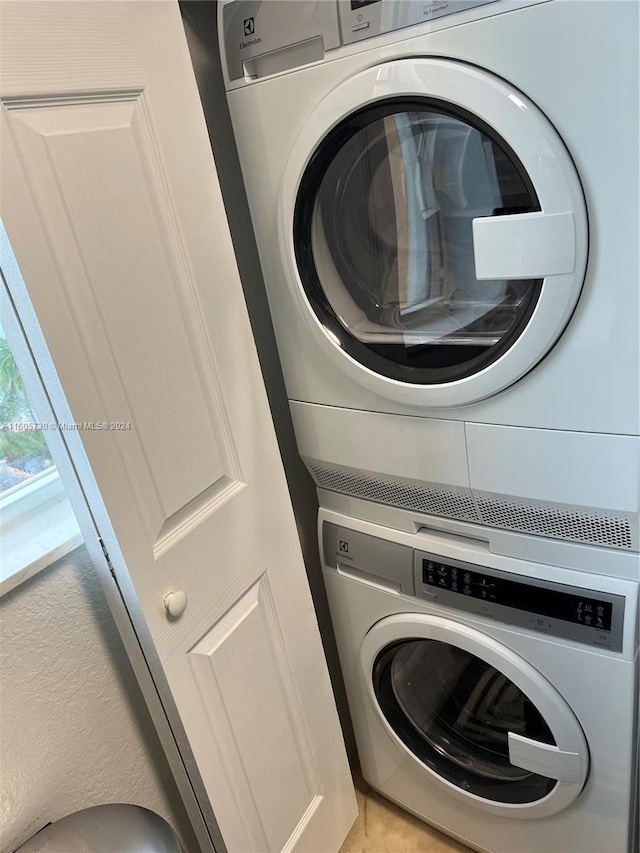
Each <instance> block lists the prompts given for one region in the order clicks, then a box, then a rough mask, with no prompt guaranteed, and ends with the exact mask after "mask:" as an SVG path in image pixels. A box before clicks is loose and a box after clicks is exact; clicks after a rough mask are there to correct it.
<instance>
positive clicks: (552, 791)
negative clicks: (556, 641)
mask: <svg viewBox="0 0 640 853" xmlns="http://www.w3.org/2000/svg"><path fill="white" fill-rule="evenodd" d="M361 663H362V667H363V674H364V678H365V680H366V682H367V687H368V692H369V695H370V698H371V701H372V702H373V705H374V708H375V713H376V714H377V716H378V718H379V719H380V721H381V722H382V724H383V726H384V728H385V729H386V730H387V732H388V734H389V735H390V736H391V738H392V739H393V740H394V741H395V742H396V744H397V745H398V747H399V748H400V749H401V750H402V751H404V752H406V753H407V754H408V755H409V756H410V757H411V759H412V760H413V761H415V762H416V763H417V764H418V765H420V767H421V769H423V770H424V771H425V772H426V773H427V774H429V776H430V777H431V778H432V780H433V782H434V783H435V784H437V785H440V786H442V787H444V788H446V789H447V790H448V791H449V792H450V793H451V794H453V795H454V796H456V797H459V798H461V799H463V800H465V801H466V802H467V804H472V805H474V806H475V807H477V808H480V809H482V810H483V811H489V812H492V813H494V814H498V815H503V816H509V817H512V818H518V817H521V818H533V817H542V816H547V815H551V814H555V813H556V812H558V811H560V810H561V809H563V808H565V807H566V806H568V805H569V804H570V803H571V802H573V800H575V798H576V797H577V796H578V795H579V794H580V792H581V790H582V788H583V786H584V783H585V780H586V778H587V773H588V770H589V753H588V748H587V743H586V740H585V737H584V734H583V732H582V728H581V727H580V724H579V722H578V720H577V719H576V717H575V715H574V713H573V712H572V710H571V709H570V708H569V706H568V705H567V703H566V702H565V701H564V699H563V698H562V696H561V695H560V694H559V693H558V691H557V690H556V689H555V688H554V687H553V686H552V685H551V684H550V683H549V682H548V681H547V680H546V679H545V678H544V677H543V676H542V675H541V674H540V673H539V672H538V671H537V670H536V669H534V667H532V666H531V665H530V664H529V663H527V661H525V660H524V659H523V658H521V657H519V656H518V655H517V654H515V653H514V652H513V651H511V650H510V649H508V648H507V647H505V646H503V645H501V644H500V643H498V642H496V641H495V640H493V639H492V638H490V637H487V636H486V635H484V634H481V633H480V632H479V631H476V630H474V629H472V628H469V627H468V626H466V625H461V624H458V623H456V622H453V621H451V620H449V619H445V618H440V617H437V616H428V615H423V614H399V615H396V616H390V617H387V618H386V619H382V620H381V621H380V622H378V623H377V624H376V625H374V627H373V628H372V629H371V630H370V631H369V633H368V634H367V635H366V637H365V638H364V641H363V643H362V648H361Z"/></svg>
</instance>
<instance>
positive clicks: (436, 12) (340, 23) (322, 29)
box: [222, 0, 497, 82]
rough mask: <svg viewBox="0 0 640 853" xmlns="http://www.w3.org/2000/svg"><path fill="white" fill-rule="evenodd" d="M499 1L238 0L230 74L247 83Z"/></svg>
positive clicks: (227, 9) (230, 22)
mask: <svg viewBox="0 0 640 853" xmlns="http://www.w3.org/2000/svg"><path fill="white" fill-rule="evenodd" d="M495 2H497V0H295V3H294V2H292V0H233V2H227V3H225V4H224V6H223V7H222V32H223V35H222V37H223V39H224V53H225V58H226V64H227V72H228V75H229V78H230V79H231V80H239V79H241V78H244V80H245V81H246V82H249V81H251V80H258V79H260V78H262V77H266V76H269V75H271V74H277V73H280V72H282V71H288V70H290V69H292V68H299V67H302V66H303V65H307V64H309V63H312V62H318V61H320V60H321V59H323V58H324V56H325V55H326V54H327V52H328V51H331V50H333V49H335V48H337V47H340V46H341V45H348V44H352V43H353V42H358V41H361V40H363V39H367V38H371V37H373V36H377V35H381V34H383V33H390V32H393V31H394V30H399V29H402V28H403V27H409V26H411V25H413V24H419V23H423V22H426V21H432V20H435V19H437V18H443V17H445V16H447V15H453V14H455V13H456V12H463V11H465V10H466V9H471V8H473V7H474V6H485V5H489V4H491V3H495Z"/></svg>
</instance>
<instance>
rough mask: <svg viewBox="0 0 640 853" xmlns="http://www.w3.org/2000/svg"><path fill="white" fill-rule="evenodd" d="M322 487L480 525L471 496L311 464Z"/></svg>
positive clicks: (314, 463) (344, 469) (346, 469)
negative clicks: (477, 522)
mask: <svg viewBox="0 0 640 853" xmlns="http://www.w3.org/2000/svg"><path fill="white" fill-rule="evenodd" d="M308 464H309V467H310V468H311V471H312V472H313V474H314V475H315V478H316V480H317V482H318V485H319V486H322V488H324V489H331V490H332V491H334V492H343V493H344V494H347V495H354V496H355V497H359V498H367V499H368V500H372V501H378V502H379V503H383V504H387V505H388V506H397V507H401V508H402V509H415V510H419V511H420V512H428V513H431V514H432V515H444V516H446V517H447V518H461V519H464V520H465V521H479V518H478V514H477V512H476V509H475V506H474V505H473V499H472V497H471V495H470V494H468V495H466V494H464V492H462V493H461V492H455V491H453V490H448V489H438V488H434V487H429V486H425V485H420V484H415V485H414V484H413V483H410V482H404V481H402V480H391V479H388V478H383V477H376V476H375V475H373V474H364V473H362V472H357V471H351V470H349V469H348V468H335V467H330V468H329V467H327V466H325V465H319V464H318V463H317V462H309V463H308Z"/></svg>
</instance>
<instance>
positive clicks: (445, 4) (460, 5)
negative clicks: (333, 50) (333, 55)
mask: <svg viewBox="0 0 640 853" xmlns="http://www.w3.org/2000/svg"><path fill="white" fill-rule="evenodd" d="M495 2H496V0H401V2H398V0H338V3H339V12H340V29H341V32H342V43H343V44H351V43H352V42H355V41H360V40H361V39H365V38H370V37H371V36H377V35H380V34H382V33H390V32H393V31H394V30H400V29H402V28H403V27H410V26H412V24H420V23H424V22H425V21H433V20H435V19H436V18H443V17H445V16H446V15H453V14H455V13H456V12H463V11H464V10H465V9H471V8H473V7H474V6H484V5H486V4H488V3H495Z"/></svg>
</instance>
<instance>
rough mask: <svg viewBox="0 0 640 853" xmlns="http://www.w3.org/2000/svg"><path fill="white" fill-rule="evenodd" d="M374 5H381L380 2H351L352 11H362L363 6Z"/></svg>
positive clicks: (359, 0) (371, 0)
mask: <svg viewBox="0 0 640 853" xmlns="http://www.w3.org/2000/svg"><path fill="white" fill-rule="evenodd" d="M372 3H380V0H351V11H352V12H355V10H356V9H362V7H363V6H370V5H371V4H372Z"/></svg>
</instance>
